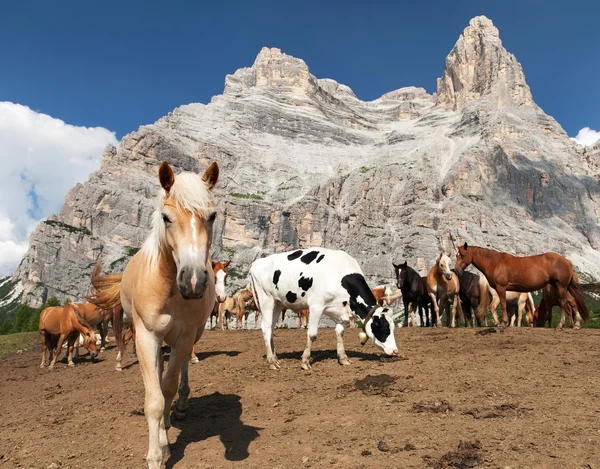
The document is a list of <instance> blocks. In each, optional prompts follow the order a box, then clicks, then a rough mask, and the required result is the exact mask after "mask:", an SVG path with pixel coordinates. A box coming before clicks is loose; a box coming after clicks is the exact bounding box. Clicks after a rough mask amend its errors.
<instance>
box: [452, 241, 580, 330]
mask: <svg viewBox="0 0 600 469" xmlns="http://www.w3.org/2000/svg"><path fill="white" fill-rule="evenodd" d="M470 264H473V265H474V266H475V267H477V268H478V269H479V270H480V271H481V272H482V273H483V275H485V276H486V278H487V279H488V282H489V283H490V285H491V287H492V288H494V289H495V290H496V291H497V292H498V296H499V297H500V305H501V307H502V324H503V325H507V324H508V312H507V310H506V292H507V291H509V290H511V291H516V292H532V291H535V290H539V289H541V288H544V287H545V286H546V285H548V284H549V283H550V284H552V285H553V286H554V287H555V288H556V289H557V293H558V298H559V303H560V309H561V312H562V316H561V321H560V324H559V328H560V327H562V326H563V325H564V323H565V313H566V312H567V307H568V303H567V292H569V293H571V295H573V298H574V299H575V302H576V303H577V309H578V311H579V312H580V314H581V315H582V316H583V317H586V316H589V310H588V308H587V305H586V304H585V301H584V299H583V296H582V295H581V292H580V290H579V286H578V285H579V284H578V282H577V281H576V277H575V278H574V277H573V273H574V272H573V264H571V261H569V260H568V259H566V258H564V257H563V256H561V255H560V254H556V253H554V252H547V253H545V254H540V255H538V256H527V257H517V256H512V255H510V254H505V253H502V252H498V251H494V250H492V249H486V248H481V247H477V246H468V245H467V243H465V244H464V246H459V247H458V252H457V254H456V267H455V268H456V271H457V272H462V271H463V270H464V269H466V268H467V266H469V265H470Z"/></svg>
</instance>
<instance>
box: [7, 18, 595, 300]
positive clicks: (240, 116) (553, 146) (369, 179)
mask: <svg viewBox="0 0 600 469" xmlns="http://www.w3.org/2000/svg"><path fill="white" fill-rule="evenodd" d="M440 65H441V64H440ZM440 68H441V67H440ZM599 156H600V155H599V154H598V151H592V150H590V151H588V150H584V149H583V148H582V147H580V146H578V145H576V144H575V143H573V142H572V141H571V140H570V139H569V138H568V136H567V135H566V133H565V132H564V130H563V129H562V128H561V127H560V125H559V124H558V123H557V122H556V121H555V120H554V119H553V118H552V117H550V116H548V115H546V114H545V113H544V112H543V110H542V109H540V108H539V107H538V106H537V105H536V104H535V103H534V101H533V98H532V94H531V91H530V89H529V87H528V85H527V83H526V81H525V76H524V74H523V70H522V68H521V65H520V64H519V63H518V62H517V60H516V58H515V57H514V56H513V55H512V54H510V53H509V52H507V51H506V50H505V49H504V47H503V46H502V42H501V40H500V37H499V34H498V30H497V29H496V28H495V27H494V25H493V24H492V22H491V21H490V20H489V19H487V18H485V17H477V18H474V19H472V20H471V21H470V23H469V26H468V27H467V28H466V29H465V30H464V31H463V33H462V34H461V36H460V38H459V39H458V41H457V42H456V44H455V46H454V48H453V49H452V50H451V51H450V54H449V55H448V57H447V59H446V63H445V67H444V69H443V74H442V77H441V78H440V79H438V86H437V93H436V94H434V95H430V94H428V93H427V92H426V91H425V90H424V89H422V88H415V87H408V88H401V89H398V90H396V91H392V92H390V93H387V94H385V95H383V96H381V97H380V98H378V99H376V100H374V101H369V102H365V101H361V100H360V99H359V98H357V97H356V95H355V94H354V93H353V91H352V90H351V89H350V88H349V87H348V86H345V85H342V84H339V83H337V82H335V81H334V80H329V79H318V78H316V77H314V76H313V75H312V74H311V73H310V70H309V68H308V66H307V65H306V64H305V63H304V61H302V60H301V59H297V58H294V57H291V56H288V55H286V54H284V53H282V52H281V51H280V50H279V49H269V48H264V49H263V50H261V51H260V53H259V54H258V56H257V57H256V60H255V61H254V64H253V65H252V66H251V67H248V68H242V69H239V70H237V71H236V72H235V73H234V74H232V75H228V76H227V77H226V79H225V89H224V92H223V94H222V95H219V96H215V97H214V98H213V99H212V100H211V102H210V103H209V104H206V105H205V104H197V103H194V104H189V105H185V106H181V107H179V108H177V109H175V110H174V111H173V112H172V113H169V115H167V116H165V117H163V118H161V119H160V120H158V121H157V122H156V123H154V124H152V125H147V126H143V127H140V128H139V130H138V131H137V132H133V133H131V134H129V135H127V136H125V137H124V138H123V140H122V142H121V143H120V145H119V148H118V149H116V148H113V147H110V148H107V149H106V151H105V152H104V155H103V157H102V165H101V168H100V170H99V171H97V172H95V173H93V174H92V175H90V177H89V179H88V181H87V182H86V183H84V184H78V185H77V186H75V187H74V188H72V189H71V191H70V192H69V194H68V195H67V197H66V199H65V204H64V206H63V207H62V209H61V211H60V212H59V213H58V214H56V215H53V216H51V217H49V219H48V220H47V221H45V222H42V223H41V224H40V225H39V226H38V227H37V229H36V230H35V232H34V233H33V234H32V236H31V239H30V248H29V251H28V252H27V254H26V256H25V257H24V259H23V261H22V262H21V264H20V265H19V267H18V268H17V269H16V271H15V272H14V275H13V281H14V282H16V283H17V284H18V285H20V288H23V295H24V296H23V297H22V298H26V299H27V300H28V301H29V302H30V303H31V304H33V305H36V304H38V303H39V302H41V301H43V300H44V299H45V298H46V297H47V296H48V295H57V296H59V297H64V296H71V297H74V298H78V297H80V296H81V295H83V294H84V293H85V292H86V291H87V289H88V286H89V273H90V270H91V268H92V266H93V265H94V264H95V263H96V262H98V261H101V262H103V263H104V264H105V266H106V268H107V269H109V270H112V271H120V270H122V269H123V268H124V266H125V264H126V262H127V260H128V259H129V258H130V256H131V255H132V254H133V253H135V252H136V251H137V249H138V248H139V247H140V246H141V244H142V242H143V240H144V239H145V237H146V235H147V233H148V230H149V225H150V215H151V213H152V211H153V199H154V195H155V193H156V191H157V188H158V182H157V178H156V174H157V169H158V165H159V164H160V162H161V161H162V160H167V161H169V162H170V163H171V164H172V165H174V166H175V167H176V169H177V170H179V171H181V170H188V171H200V170H203V169H204V168H205V167H206V166H207V165H208V164H209V162H211V161H217V162H218V163H219V165H220V167H221V180H220V182H219V185H218V192H217V195H218V199H219V200H220V210H219V217H218V222H217V225H216V233H215V238H214V251H215V252H214V257H215V258H217V259H225V258H227V259H232V260H233V262H232V266H234V267H233V269H232V270H231V271H230V275H231V279H232V281H233V286H239V285H241V284H243V283H245V282H246V273H247V270H248V267H249V265H250V263H251V262H252V261H253V260H254V259H255V258H257V257H259V256H261V255H263V254H267V253H272V252H277V251H283V250H287V249H293V248H297V247H306V246H327V247H336V248H341V249H344V250H346V251H348V252H349V253H350V254H352V255H353V256H355V257H356V258H357V259H358V260H359V262H360V263H361V265H362V266H363V270H364V271H365V273H366V274H367V276H368V277H369V279H370V281H371V282H372V284H373V285H374V284H377V283H384V282H388V281H391V280H392V275H393V273H392V268H391V261H392V260H396V261H397V260H400V259H407V260H408V262H409V263H410V264H411V265H413V266H415V267H417V268H418V270H420V271H421V272H422V273H424V272H425V271H426V269H427V268H428V267H430V266H431V265H432V263H433V261H434V260H435V258H436V256H437V255H438V253H439V252H440V250H442V249H444V250H447V251H450V250H452V243H451V239H457V240H460V241H462V240H466V241H468V242H469V243H471V244H477V245H483V246H490V247H493V248H496V249H499V250H503V251H508V252H512V253H515V254H533V253H540V252H543V251H550V250H552V251H556V252H559V253H561V254H564V255H566V256H568V257H569V258H570V259H572V260H573V262H574V264H575V265H576V267H577V270H578V271H579V272H580V273H581V274H582V275H583V276H584V278H587V277H589V278H594V279H599V278H600V250H599V249H600V233H599V230H598V214H599V210H600V194H599V192H600V185H599V183H598V175H599V171H598V165H597V162H598V157H599ZM232 288H233V287H232Z"/></svg>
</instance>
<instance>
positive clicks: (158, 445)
mask: <svg viewBox="0 0 600 469" xmlns="http://www.w3.org/2000/svg"><path fill="white" fill-rule="evenodd" d="M158 174H159V180H160V184H161V186H162V188H161V189H160V191H159V194H158V200H157V207H156V211H155V213H154V217H153V220H152V232H151V233H150V236H149V237H148V239H147V240H146V241H145V242H144V244H143V246H142V249H141V250H140V251H139V252H138V253H137V254H135V255H134V257H133V258H132V259H131V260H130V261H129V263H128V264H127V267H126V268H125V271H124V272H123V274H122V276H120V275H112V276H110V278H109V279H106V278H104V279H103V278H102V277H101V276H96V277H94V278H92V285H93V287H94V288H95V290H96V292H95V295H94V296H93V297H92V300H93V301H94V302H95V304H97V305H98V306H99V307H100V308H102V309H110V310H112V309H113V308H120V307H122V308H123V309H124V310H125V312H126V313H127V314H128V315H129V314H130V315H132V317H133V324H134V325H135V342H136V349H137V355H138V360H139V364H140V370H141V372H142V377H143V381H144V387H145V389H146V394H145V400H144V414H145V416H146V420H147V421H148V438H149V444H148V454H147V456H146V461H147V463H148V467H149V468H150V469H158V468H160V466H161V463H162V459H163V458H164V457H168V456H169V455H170V449H169V440H168V436H167V431H168V429H169V427H170V426H171V416H170V413H171V403H172V402H173V399H174V397H175V394H176V392H177V379H178V377H179V375H180V374H181V385H180V386H179V398H178V400H177V402H176V404H175V408H174V412H175V414H176V416H181V417H182V416H183V415H185V413H186V412H187V410H188V407H189V404H188V396H189V392H190V388H189V384H188V362H189V359H190V354H191V353H192V348H193V346H194V344H195V343H196V342H197V341H198V339H200V337H201V336H202V333H203V332H204V327H205V325H206V322H207V320H208V317H209V315H210V313H211V311H212V309H213V306H214V304H215V299H216V293H215V278H214V273H213V269H212V262H211V259H210V248H211V243H212V231H213V223H214V220H215V217H216V215H217V212H216V203H215V200H214V197H213V194H212V190H213V188H214V186H215V184H216V183H217V180H218V177H219V168H218V166H217V164H216V163H213V164H211V165H210V166H209V167H208V169H207V170H206V171H205V173H204V176H202V177H200V176H199V175H197V174H192V173H181V174H179V175H177V176H175V174H174V172H173V170H172V169H171V167H170V166H169V164H168V163H167V162H166V161H164V162H163V163H162V164H161V165H160V168H159V173H158ZM163 341H164V342H166V343H167V344H168V345H170V346H171V352H170V355H169V364H168V368H167V371H166V373H165V374H164V376H163V357H162V353H161V346H162V343H163Z"/></svg>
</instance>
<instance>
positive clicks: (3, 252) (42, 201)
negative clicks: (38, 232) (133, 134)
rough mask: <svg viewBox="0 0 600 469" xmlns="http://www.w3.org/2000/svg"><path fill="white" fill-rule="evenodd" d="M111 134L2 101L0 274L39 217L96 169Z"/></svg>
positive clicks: (55, 207)
mask: <svg viewBox="0 0 600 469" xmlns="http://www.w3.org/2000/svg"><path fill="white" fill-rule="evenodd" d="M109 143H111V144H113V145H116V144H117V139H116V136H115V134H114V132H111V131H110V130H107V129H105V128H102V127H94V128H90V127H76V126H73V125H69V124H65V123H64V122H63V121H61V120H60V119H55V118H53V117H51V116H49V115H47V114H41V113H38V112H35V111H33V110H31V109H30V108H28V107H26V106H22V105H20V104H14V103H10V102H0V163H1V166H0V168H1V174H2V183H1V184H0V276H3V275H7V274H10V273H11V272H12V270H13V269H14V267H16V265H17V264H18V263H19V261H20V260H21V257H22V256H23V254H24V253H25V251H26V250H27V242H28V238H29V235H30V234H31V232H32V231H33V229H34V228H35V226H36V225H37V224H38V223H39V221H40V220H42V219H44V218H46V217H47V216H48V215H50V214H52V213H55V212H57V211H58V210H59V209H60V207H61V205H62V202H63V199H64V197H65V195H66V193H67V191H68V190H69V189H70V188H71V187H73V186H74V185H75V183H77V182H83V181H85V180H86V179H87V177H88V175H89V174H90V173H91V172H92V171H95V170H96V169H98V168H99V167H100V157H101V156H102V151H103V150H104V148H105V147H106V145H107V144H109Z"/></svg>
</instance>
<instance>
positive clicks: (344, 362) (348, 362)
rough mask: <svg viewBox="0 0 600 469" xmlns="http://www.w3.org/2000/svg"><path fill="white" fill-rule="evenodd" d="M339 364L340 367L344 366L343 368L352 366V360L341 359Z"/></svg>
mask: <svg viewBox="0 0 600 469" xmlns="http://www.w3.org/2000/svg"><path fill="white" fill-rule="evenodd" d="M339 362H340V365H342V366H348V365H352V362H351V361H350V359H349V358H348V357H344V358H340V359H339Z"/></svg>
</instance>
